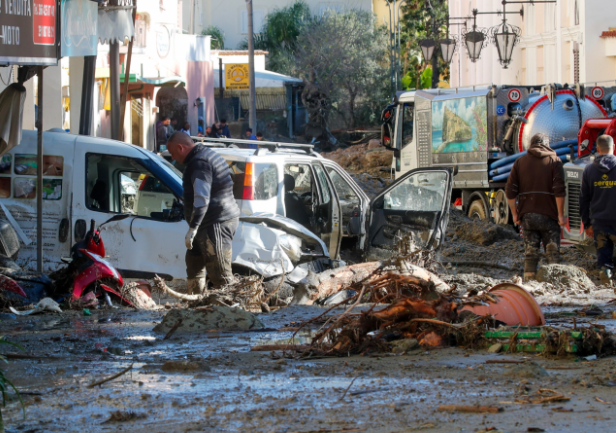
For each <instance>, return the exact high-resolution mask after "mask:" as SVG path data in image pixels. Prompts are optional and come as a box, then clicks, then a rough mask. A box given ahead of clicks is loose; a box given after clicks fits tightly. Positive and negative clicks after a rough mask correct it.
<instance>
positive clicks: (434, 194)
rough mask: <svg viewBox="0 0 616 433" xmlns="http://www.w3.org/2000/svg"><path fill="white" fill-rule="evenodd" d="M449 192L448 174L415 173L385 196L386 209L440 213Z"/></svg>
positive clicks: (439, 172) (438, 172)
mask: <svg viewBox="0 0 616 433" xmlns="http://www.w3.org/2000/svg"><path fill="white" fill-rule="evenodd" d="M446 190H447V173H445V172H442V171H435V172H419V173H415V174H413V175H411V176H409V177H408V178H406V179H405V180H404V181H402V182H400V183H399V184H398V185H397V186H396V187H395V188H394V189H392V190H391V191H389V192H387V193H386V194H385V196H384V208H385V209H394V210H405V211H424V212H438V211H440V210H441V208H442V206H443V196H444V195H445V192H446Z"/></svg>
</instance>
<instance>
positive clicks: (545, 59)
mask: <svg viewBox="0 0 616 433" xmlns="http://www.w3.org/2000/svg"><path fill="white" fill-rule="evenodd" d="M578 4H579V24H578V25H576V24H575V14H574V12H575V10H574V6H575V0H557V3H556V4H536V5H530V4H524V12H525V15H524V20H522V19H521V18H520V16H519V14H518V15H517V16H515V17H514V16H513V13H514V11H516V10H517V11H519V9H520V5H518V4H512V5H509V6H508V9H507V12H508V16H509V14H510V13H511V14H512V16H511V17H510V18H511V19H510V20H508V21H509V23H510V24H513V25H516V26H519V27H521V28H522V38H521V41H520V44H519V45H518V46H517V47H516V48H515V50H514V53H513V60H512V62H511V64H510V65H509V68H508V69H503V68H502V67H501V66H500V64H499V63H498V55H497V53H496V48H495V47H494V45H493V44H491V43H490V44H489V46H488V47H486V48H484V51H483V53H482V56H481V59H480V60H479V61H478V62H476V63H472V62H471V61H470V59H469V58H468V55H467V52H466V48H465V47H462V50H461V51H462V53H461V55H460V51H459V50H458V51H457V52H456V55H455V56H454V59H453V61H452V68H451V84H452V87H458V86H467V85H476V84H489V83H494V84H526V85H533V84H544V83H549V82H552V83H572V82H573V69H574V54H573V49H574V45H575V43H576V42H577V43H579V49H580V82H582V83H584V82H592V81H603V80H613V79H616V58H615V57H607V56H606V55H605V44H606V41H605V40H604V39H601V38H600V37H599V36H600V35H601V33H602V32H603V31H606V30H609V28H610V27H614V26H616V13H615V12H614V6H615V2H614V0H578ZM449 8H450V15H451V16H470V15H471V10H472V9H473V8H477V9H479V11H480V12H481V11H494V10H502V6H500V5H497V3H496V2H493V1H490V0H471V1H470V2H469V1H468V0H450V2H449ZM498 22H500V17H499V16H496V15H483V16H481V15H480V16H478V18H477V25H478V27H491V26H494V25H496V24H498ZM469 25H472V20H470V21H469ZM454 32H456V33H458V31H457V30H454ZM460 34H461V33H460ZM541 53H543V55H541ZM523 55H524V57H525V58H524V59H523V58H522V57H523Z"/></svg>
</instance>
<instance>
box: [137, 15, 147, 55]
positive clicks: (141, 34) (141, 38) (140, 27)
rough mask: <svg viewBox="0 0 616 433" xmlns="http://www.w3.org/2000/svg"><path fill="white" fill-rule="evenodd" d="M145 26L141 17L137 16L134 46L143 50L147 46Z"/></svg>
mask: <svg viewBox="0 0 616 433" xmlns="http://www.w3.org/2000/svg"><path fill="white" fill-rule="evenodd" d="M146 28H147V24H146V21H145V20H144V19H143V17H141V16H139V17H138V18H137V20H136V21H135V46H136V47H139V48H145V47H146V46H147V37H146Z"/></svg>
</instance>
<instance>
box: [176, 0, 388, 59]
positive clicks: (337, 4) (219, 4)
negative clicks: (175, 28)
mask: <svg viewBox="0 0 616 433" xmlns="http://www.w3.org/2000/svg"><path fill="white" fill-rule="evenodd" d="M305 2H306V4H308V6H309V7H310V11H311V12H312V13H313V14H314V15H321V14H323V13H326V12H327V11H328V10H334V11H337V12H343V11H345V10H350V9H361V10H367V11H371V12H372V11H373V2H382V3H383V4H385V0H330V1H323V0H305ZM293 3H295V0H253V25H254V31H255V32H258V31H259V30H260V29H261V28H262V27H263V24H264V23H265V18H266V17H267V15H268V14H269V13H271V12H273V11H274V10H276V9H281V8H284V7H285V6H291V5H292V4H293ZM385 8H386V7H385ZM191 9H192V11H191ZM191 12H192V13H191ZM181 15H182V22H183V25H182V28H183V30H184V31H185V32H187V33H190V32H191V31H190V30H191V22H192V23H194V30H193V32H194V33H195V34H200V33H201V32H202V30H203V29H206V28H208V27H209V26H212V25H213V26H216V27H218V28H220V29H221V30H222V31H223V32H224V34H225V48H226V49H231V50H232V49H236V48H238V46H239V45H241V44H242V43H243V42H244V41H245V40H246V37H247V36H248V13H247V9H246V0H182V13H181Z"/></svg>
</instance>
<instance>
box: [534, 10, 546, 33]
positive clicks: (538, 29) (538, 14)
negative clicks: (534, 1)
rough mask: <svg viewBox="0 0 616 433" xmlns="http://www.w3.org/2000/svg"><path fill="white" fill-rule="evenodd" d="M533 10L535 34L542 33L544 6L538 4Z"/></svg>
mask: <svg viewBox="0 0 616 433" xmlns="http://www.w3.org/2000/svg"><path fill="white" fill-rule="evenodd" d="M534 9H535V33H537V34H539V33H543V32H544V19H545V18H544V17H545V5H544V4H538V5H535V6H534Z"/></svg>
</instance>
